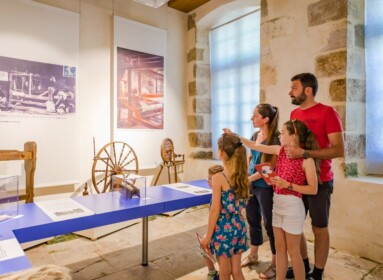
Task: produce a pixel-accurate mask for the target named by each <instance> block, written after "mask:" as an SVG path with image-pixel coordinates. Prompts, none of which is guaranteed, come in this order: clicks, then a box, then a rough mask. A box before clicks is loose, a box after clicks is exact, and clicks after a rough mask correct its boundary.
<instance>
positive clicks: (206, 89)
mask: <svg viewBox="0 0 383 280" xmlns="http://www.w3.org/2000/svg"><path fill="white" fill-rule="evenodd" d="M196 93H197V95H199V96H204V95H209V96H210V82H209V81H206V82H200V83H197V92H196Z"/></svg>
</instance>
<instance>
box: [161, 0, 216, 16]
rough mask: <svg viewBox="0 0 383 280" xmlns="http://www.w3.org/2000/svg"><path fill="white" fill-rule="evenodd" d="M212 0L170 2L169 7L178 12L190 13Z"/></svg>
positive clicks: (178, 0) (173, 0) (175, 0)
mask: <svg viewBox="0 0 383 280" xmlns="http://www.w3.org/2000/svg"><path fill="white" fill-rule="evenodd" d="M209 1H210V0H170V1H169V2H168V6H169V7H170V8H173V9H176V10H178V11H181V12H184V13H188V12H191V11H193V10H194V9H196V8H198V7H199V6H202V5H203V4H205V3H207V2H209Z"/></svg>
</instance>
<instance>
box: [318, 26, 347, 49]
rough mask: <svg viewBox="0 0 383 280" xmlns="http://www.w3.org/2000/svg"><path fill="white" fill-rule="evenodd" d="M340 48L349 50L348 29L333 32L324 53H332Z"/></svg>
mask: <svg viewBox="0 0 383 280" xmlns="http://www.w3.org/2000/svg"><path fill="white" fill-rule="evenodd" d="M340 48H344V49H345V48H347V27H345V28H341V29H336V30H333V31H331V32H330V33H329V36H328V38H327V45H326V46H325V47H324V48H323V49H322V51H331V50H336V49H340Z"/></svg>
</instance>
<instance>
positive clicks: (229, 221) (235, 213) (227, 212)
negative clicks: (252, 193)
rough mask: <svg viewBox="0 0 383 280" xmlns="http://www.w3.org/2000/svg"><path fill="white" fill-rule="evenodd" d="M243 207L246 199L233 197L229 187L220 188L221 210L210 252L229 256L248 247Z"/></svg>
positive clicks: (244, 250)
mask: <svg viewBox="0 0 383 280" xmlns="http://www.w3.org/2000/svg"><path fill="white" fill-rule="evenodd" d="M222 174H223V173H222ZM224 176H225V175H224ZM226 180H227V179H226ZM245 207H246V200H245V199H235V196H234V193H233V190H232V189H231V187H230V189H228V190H227V191H224V190H222V195H221V212H220V215H219V217H218V220H217V224H216V226H215V229H214V233H213V237H212V240H211V244H210V250H211V253H212V254H216V256H225V257H228V258H231V257H232V256H233V255H235V254H239V253H243V252H246V251H247V250H248V249H249V243H248V238H247V228H246V223H245V220H244V218H243V216H242V214H241V211H242V209H244V208H245Z"/></svg>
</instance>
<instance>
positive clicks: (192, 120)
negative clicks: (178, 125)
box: [187, 116, 204, 130]
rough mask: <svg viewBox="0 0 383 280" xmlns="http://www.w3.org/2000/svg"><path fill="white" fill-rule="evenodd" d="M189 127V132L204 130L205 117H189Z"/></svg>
mask: <svg viewBox="0 0 383 280" xmlns="http://www.w3.org/2000/svg"><path fill="white" fill-rule="evenodd" d="M187 127H188V129H189V130H192V129H203V128H204V119H203V116H188V117H187Z"/></svg>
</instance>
